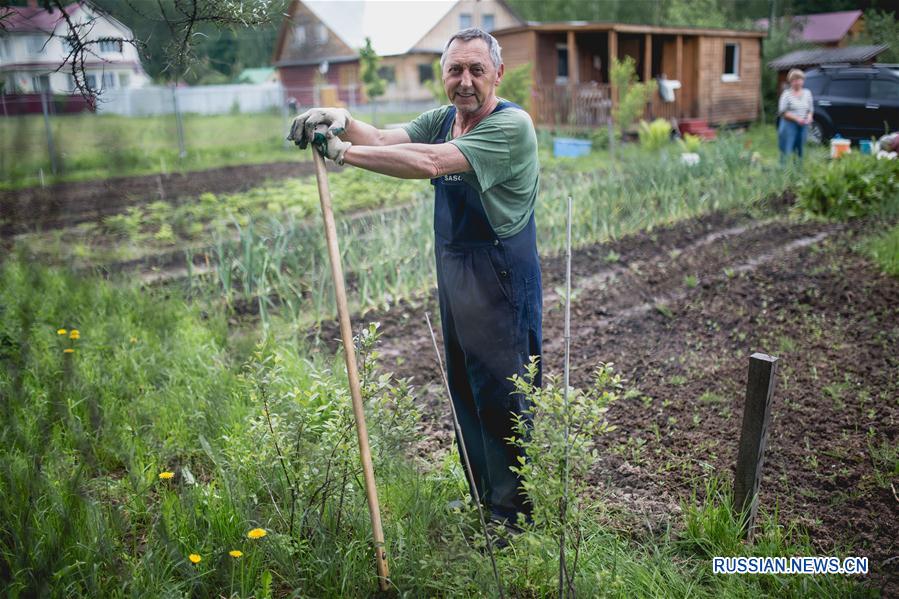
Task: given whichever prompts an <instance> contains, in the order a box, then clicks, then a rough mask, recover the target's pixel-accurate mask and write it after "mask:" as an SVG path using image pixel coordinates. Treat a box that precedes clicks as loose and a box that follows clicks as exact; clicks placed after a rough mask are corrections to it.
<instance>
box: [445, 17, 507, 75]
mask: <svg viewBox="0 0 899 599" xmlns="http://www.w3.org/2000/svg"><path fill="white" fill-rule="evenodd" d="M453 40H462V41H463V42H470V41H471V40H484V42H485V43H486V44H487V50H489V51H490V59H491V60H492V61H493V66H494V68H496V69H499V65H501V64H503V56H502V51H503V49H502V48H500V46H499V42H498V41H496V38H495V37H493V36H492V35H490V34H489V33H487V32H486V31H484V30H483V29H480V28H478V27H469V28H468V29H463V30H462V31H460V32H458V33H456V34H454V35H453V37H451V38H449V40H448V41H447V42H446V46H444V47H443V54H441V55H440V68H441V69H442V68H443V65H444V64H445V63H446V51H447V50H449V47H450V44H452V43H453Z"/></svg>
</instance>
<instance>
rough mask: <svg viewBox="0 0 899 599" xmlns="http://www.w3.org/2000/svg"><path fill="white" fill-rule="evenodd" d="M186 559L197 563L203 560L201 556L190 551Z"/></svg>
mask: <svg viewBox="0 0 899 599" xmlns="http://www.w3.org/2000/svg"><path fill="white" fill-rule="evenodd" d="M187 559H189V560H190V561H192V562H193V563H195V564H199V563H200V562H201V561H203V558H202V557H200V556H199V555H197V554H196V553H191V554H190V555H188V556H187Z"/></svg>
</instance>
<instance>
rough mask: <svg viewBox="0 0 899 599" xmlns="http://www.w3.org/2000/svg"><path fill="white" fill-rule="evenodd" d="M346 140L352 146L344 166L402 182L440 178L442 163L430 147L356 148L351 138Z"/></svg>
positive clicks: (370, 146)
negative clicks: (404, 180)
mask: <svg viewBox="0 0 899 599" xmlns="http://www.w3.org/2000/svg"><path fill="white" fill-rule="evenodd" d="M353 124H354V125H355V124H356V123H355V122H354V123H353ZM366 126H368V127H371V125H366ZM371 128H372V129H374V127H371ZM346 139H347V140H348V141H351V142H352V143H353V146H352V147H351V148H350V149H349V150H347V152H346V154H345V155H344V164H351V165H353V166H358V167H360V168H364V169H365V170H369V171H373V172H376V173H381V174H382V175H390V176H391V177H399V178H401V179H431V178H433V177H436V176H438V175H439V174H440V164H439V159H438V157H437V156H436V153H435V152H434V151H433V148H434V147H433V146H432V145H430V144H413V143H408V144H396V145H389V146H377V145H364V144H356V142H355V141H353V139H352V138H350V137H347V138H346Z"/></svg>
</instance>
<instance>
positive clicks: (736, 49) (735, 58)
mask: <svg viewBox="0 0 899 599" xmlns="http://www.w3.org/2000/svg"><path fill="white" fill-rule="evenodd" d="M739 80H740V44H724V74H723V75H721V81H739Z"/></svg>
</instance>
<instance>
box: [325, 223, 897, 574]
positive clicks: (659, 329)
mask: <svg viewBox="0 0 899 599" xmlns="http://www.w3.org/2000/svg"><path fill="white" fill-rule="evenodd" d="M863 229H864V226H863V225H854V226H851V227H847V226H841V225H828V224H821V223H808V224H802V223H796V222H791V221H788V220H786V219H772V220H766V221H753V220H751V219H750V218H749V217H747V216H740V215H736V216H734V215H720V214H718V215H711V216H709V217H705V218H702V219H699V220H695V221H690V222H687V223H682V224H679V225H677V226H674V227H670V228H665V229H660V230H656V231H654V232H652V233H650V234H644V235H640V236H635V237H629V238H626V239H623V240H620V241H617V242H613V243H609V244H602V245H598V246H593V247H590V248H586V249H583V250H579V251H576V252H575V254H574V256H573V267H572V275H573V284H572V286H573V289H574V292H573V295H574V299H573V304H572V339H573V341H572V351H571V356H572V365H571V366H572V383H573V384H574V385H576V386H581V387H583V386H587V385H589V384H590V378H591V373H592V371H593V370H594V368H595V367H596V366H597V364H598V363H599V362H600V361H605V362H613V363H614V364H616V367H617V369H618V370H619V371H620V372H622V373H623V374H624V375H625V376H626V377H627V379H628V382H629V384H630V385H632V386H634V387H636V388H637V389H638V390H639V391H640V392H641V394H642V395H641V397H634V398H632V399H627V400H622V401H620V402H618V403H617V404H614V405H613V406H612V408H611V409H610V412H609V419H610V421H611V422H612V423H613V424H615V425H617V427H618V428H617V430H616V431H615V432H613V433H611V434H609V435H608V436H606V437H604V438H603V439H602V456H603V457H602V460H601V463H600V466H599V468H598V469H597V470H596V471H595V472H594V473H593V474H592V479H593V480H594V482H595V483H596V485H597V490H598V491H599V492H602V493H603V494H605V495H606V496H607V498H608V499H607V501H609V502H610V503H611V504H612V505H613V506H616V505H617V506H619V507H621V508H623V510H624V512H625V513H628V514H630V515H631V516H632V517H633V521H632V522H630V523H629V525H630V526H631V527H632V528H633V529H638V528H639V529H644V530H645V528H646V527H647V526H649V528H650V529H651V530H659V527H663V526H665V525H666V524H667V523H669V522H675V521H677V519H678V514H679V512H680V507H679V503H680V502H681V501H683V500H686V499H688V498H689V496H690V493H691V492H692V491H693V489H694V488H700V489H701V488H702V486H703V484H704V482H705V481H706V480H708V479H709V478H710V477H712V476H715V477H718V478H720V479H721V480H722V481H723V483H724V485H725V486H730V485H731V484H732V480H733V464H734V461H735V459H736V448H737V441H738V438H739V431H740V424H741V418H742V402H743V396H744V393H745V384H746V383H745V380H746V371H747V367H748V357H749V355H750V354H751V353H753V352H754V351H762V352H766V353H770V354H772V355H776V356H778V357H779V358H780V364H779V379H778V383H777V389H776V392H775V404H774V408H773V415H772V423H771V429H770V437H769V441H768V449H767V453H766V463H765V472H764V479H763V482H762V488H761V495H760V501H761V505H762V506H763V509H765V510H767V511H768V512H769V513H773V512H774V510H775V509H777V510H778V516H779V520H780V523H781V524H785V525H788V524H791V523H795V524H800V525H802V526H803V527H805V529H806V530H807V531H808V532H809V534H810V536H811V539H812V541H813V543H814V544H815V546H816V547H817V548H818V549H819V551H820V552H821V553H820V554H821V555H833V554H837V552H838V551H842V550H843V549H844V548H845V547H846V546H847V545H848V544H852V546H853V550H854V553H851V554H853V555H863V556H868V557H870V558H871V569H872V570H873V571H874V572H875V574H876V579H877V580H878V581H881V580H885V578H884V575H885V574H886V570H888V569H890V568H891V566H890V565H886V566H884V565H883V562H884V561H885V560H887V559H888V558H890V557H892V556H895V555H897V554H899V540H897V539H899V502H897V499H896V498H895V497H894V495H893V492H892V491H891V490H890V487H889V484H890V482H891V479H890V475H889V474H888V473H887V470H891V469H892V468H893V466H892V465H888V464H886V463H880V462H878V458H877V457H876V455H880V453H881V452H882V451H886V452H888V451H889V450H890V449H892V451H895V447H896V445H897V443H899V400H897V398H899V357H897V353H896V348H897V347H899V281H897V280H896V279H893V278H889V277H887V276H885V275H882V274H880V273H878V272H877V271H876V270H875V269H874V268H873V267H872V266H871V265H870V264H869V263H868V262H867V261H866V260H864V259H863V258H862V257H860V256H858V255H857V254H856V253H854V252H853V251H852V245H853V243H855V241H856V239H857V237H858V235H859V234H860V233H861V232H862V231H863ZM563 267H564V264H563V262H562V260H561V259H558V258H557V259H547V260H544V261H543V273H544V359H545V363H546V372H547V373H548V374H560V372H561V367H562V363H561V358H562V355H563V346H562V341H563V340H562V309H561V308H562V306H561V303H560V301H559V296H558V295H557V294H556V292H555V291H554V289H555V288H560V286H561V285H562V283H563V279H562V277H563V275H564V268H563ZM425 309H428V310H430V312H431V314H432V316H433V315H434V314H437V310H436V305H435V304H434V299H433V298H429V299H428V300H426V301H424V302H422V303H421V304H420V305H411V304H401V305H400V306H398V307H396V308H395V309H393V310H391V311H390V312H388V313H386V314H369V315H367V316H366V317H365V318H364V319H360V320H365V321H372V320H378V321H380V322H381V323H382V331H383V344H382V348H381V354H382V356H383V358H382V361H383V366H384V367H385V369H387V370H393V371H394V372H395V373H396V374H397V376H401V377H413V379H414V383H415V384H416V385H417V386H418V387H419V389H420V396H422V398H423V402H424V406H423V410H424V412H425V414H426V415H427V417H428V418H429V427H430V428H431V430H432V431H433V435H432V436H431V439H432V440H431V442H430V445H429V446H426V447H423V448H422V451H423V452H433V451H441V450H442V449H443V448H445V447H447V446H448V445H449V443H450V422H449V419H448V417H447V410H446V409H445V405H444V404H443V402H444V401H445V400H444V394H443V392H442V389H441V386H440V380H439V378H438V372H437V369H436V366H435V363H434V357H433V349H432V348H431V343H430V337H429V335H428V332H427V328H426V326H425V324H424V317H423V313H424V310H425ZM329 333H330V330H329V332H326V333H325V335H324V336H323V337H324V338H326V339H334V338H336V337H337V334H336V329H335V331H334V334H329ZM438 334H439V332H438ZM872 448H873V451H872ZM872 456H873V457H872ZM893 459H895V458H893ZM875 464H876V466H875ZM878 472H880V474H879V477H880V478H878V474H877V473H878ZM892 482H893V483H895V484H899V481H896V480H895V477H893V479H892ZM892 563H894V564H895V562H892ZM896 583H899V581H897V582H896ZM893 584H894V583H890V585H891V586H890V588H892V585H893ZM897 591H899V589H897Z"/></svg>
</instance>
